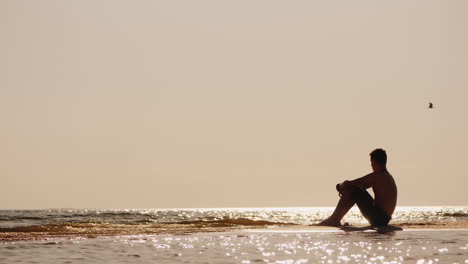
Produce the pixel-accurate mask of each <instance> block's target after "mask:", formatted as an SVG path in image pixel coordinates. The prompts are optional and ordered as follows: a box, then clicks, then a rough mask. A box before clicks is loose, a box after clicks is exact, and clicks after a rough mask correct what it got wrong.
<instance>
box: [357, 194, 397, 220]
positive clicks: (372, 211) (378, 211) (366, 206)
mask: <svg viewBox="0 0 468 264" xmlns="http://www.w3.org/2000/svg"><path fill="white" fill-rule="evenodd" d="M351 197H352V199H353V200H355V201H356V204H357V206H358V207H359V210H361V213H362V215H364V217H365V218H366V219H367V221H369V223H370V224H371V225H373V226H386V225H387V224H388V222H390V219H391V218H390V217H389V216H388V215H387V213H386V212H385V211H384V210H383V209H382V208H380V207H378V206H376V205H374V198H372V196H371V195H370V194H369V193H368V192H367V191H366V190H363V189H361V188H354V190H353V191H352V193H351Z"/></svg>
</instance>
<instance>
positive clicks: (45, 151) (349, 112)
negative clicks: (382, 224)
mask: <svg viewBox="0 0 468 264" xmlns="http://www.w3.org/2000/svg"><path fill="white" fill-rule="evenodd" d="M467 11H468V2H466V1H454V0H451V1H432V0H425V1H406V0H404V1H403V0H401V1H385V2H382V1H377V2H376V1H352V2H349V1H277V0H273V1H270V0H269V1H263V0H259V1H244V0H236V1H217V0H212V1H208V0H201V1H149V0H148V1H144V0H139V1H120V0H115V1H114V0H98V1H94V0H92V1H91V0H83V1H51V0H41V1H21V0H14V1H13V0H1V1H0V58H1V59H0V122H1V127H0V128H1V129H0V146H1V147H0V179H1V182H2V184H1V186H2V191H1V192H0V209H13V208H17V209H40V208H193V207H195V208H201V207H202V208H212V207H305V206H334V205H336V203H337V200H338V196H337V193H336V191H335V187H334V186H335V184H336V183H338V182H342V181H344V180H346V179H354V178H357V177H361V176H364V175H366V174H367V173H369V172H371V167H370V162H369V153H370V152H371V151H372V150H373V149H375V148H380V147H381V148H384V149H385V150H386V151H387V154H388V168H389V171H390V172H391V173H392V175H393V176H394V178H395V180H396V183H397V186H398V191H399V196H398V205H399V206H428V205H468V193H467V192H466V187H467V186H468V166H466V164H467V161H468V154H467V149H468V137H467V135H468V104H467V103H466V100H467V98H468V48H467V47H468V31H467V30H466V29H467V28H468V17H467V16H466V13H467ZM429 102H433V103H434V106H435V108H434V109H428V103H429Z"/></svg>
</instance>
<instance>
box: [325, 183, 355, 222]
mask: <svg viewBox="0 0 468 264" xmlns="http://www.w3.org/2000/svg"><path fill="white" fill-rule="evenodd" d="M354 188H355V187H348V188H346V189H345V190H344V191H343V193H342V196H341V198H340V200H339V201H338V204H337V205H336V208H335V211H333V214H332V215H331V216H330V217H329V218H327V219H325V220H323V221H322V222H320V223H319V225H325V226H339V225H341V219H343V217H344V216H345V214H346V213H347V212H348V211H349V209H351V207H353V205H354V204H355V203H356V200H355V199H353V198H354V197H353V190H354Z"/></svg>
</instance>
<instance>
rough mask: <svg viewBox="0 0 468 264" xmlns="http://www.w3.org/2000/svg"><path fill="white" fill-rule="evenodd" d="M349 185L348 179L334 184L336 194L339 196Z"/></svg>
mask: <svg viewBox="0 0 468 264" xmlns="http://www.w3.org/2000/svg"><path fill="white" fill-rule="evenodd" d="M349 187H350V183H349V181H344V182H342V183H338V184H337V185H336V190H337V191H338V195H339V196H340V197H341V196H342V195H343V192H344V191H345V190H346V189H349Z"/></svg>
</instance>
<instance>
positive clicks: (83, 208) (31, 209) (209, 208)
mask: <svg viewBox="0 0 468 264" xmlns="http://www.w3.org/2000/svg"><path fill="white" fill-rule="evenodd" d="M408 207H417V208H435V207H460V208H462V207H463V208H465V207H468V205H401V206H397V207H396V208H408ZM282 208H284V209H287V208H288V209H289V208H296V209H298V208H303V209H310V208H330V209H334V208H335V206H270V207H258V206H252V207H152V208H150V207H148V208H143V207H142V208H137V207H135V208H104V207H95V208H90V207H88V208H86V207H63V208H60V207H49V208H10V209H6V208H0V211H15V210H21V211H33V210H123V211H124V210H129V211H134V210H135V211H136V210H217V209H219V210H223V209H224V210H226V209H227V210H229V209H282ZM352 209H353V208H352ZM356 209H357V208H356Z"/></svg>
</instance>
